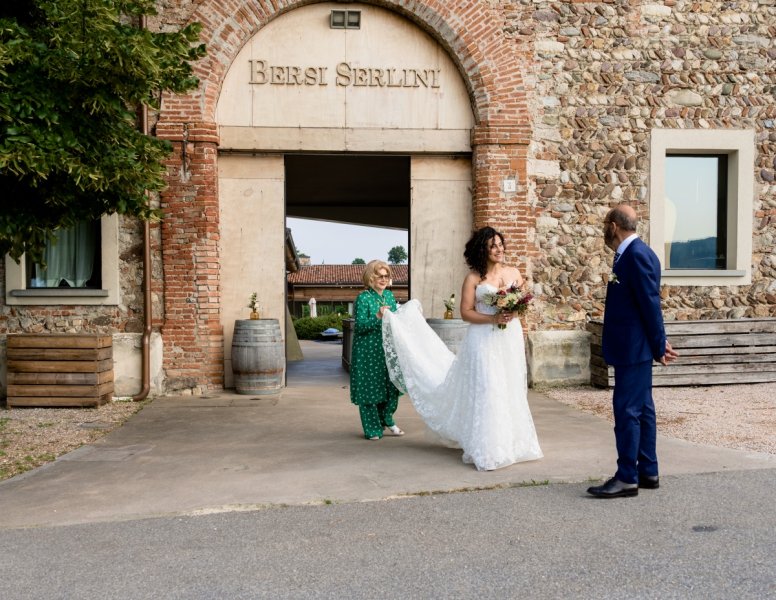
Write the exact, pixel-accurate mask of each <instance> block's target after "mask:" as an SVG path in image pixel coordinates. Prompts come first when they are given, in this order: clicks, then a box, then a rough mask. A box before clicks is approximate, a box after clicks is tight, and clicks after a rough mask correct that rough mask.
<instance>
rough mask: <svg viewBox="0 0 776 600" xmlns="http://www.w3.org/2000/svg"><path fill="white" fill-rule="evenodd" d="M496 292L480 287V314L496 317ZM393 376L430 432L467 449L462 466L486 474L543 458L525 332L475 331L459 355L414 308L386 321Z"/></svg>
mask: <svg viewBox="0 0 776 600" xmlns="http://www.w3.org/2000/svg"><path fill="white" fill-rule="evenodd" d="M495 289H496V288H494V287H493V286H491V285H490V284H480V285H478V286H477V288H476V290H475V297H476V310H477V311H478V312H481V313H485V314H494V313H495V312H496V309H495V308H493V307H491V306H488V305H486V304H485V303H484V302H483V300H482V298H483V295H484V294H485V293H488V292H493V291H495ZM383 347H384V350H385V357H386V363H387V364H388V373H389V375H390V377H391V380H392V381H393V382H394V384H395V385H396V387H398V388H399V389H400V390H402V391H405V392H407V394H409V396H410V399H411V400H412V404H413V406H414V407H415V410H416V411H417V412H418V414H419V415H420V416H421V417H422V419H423V420H424V421H425V423H426V425H427V426H428V427H429V429H431V430H432V431H433V432H434V433H436V434H437V435H438V436H439V437H441V438H442V439H443V440H445V441H446V442H447V443H448V444H450V442H452V443H453V445H455V446H456V447H460V448H462V449H463V461H464V462H466V463H473V464H474V465H475V466H476V467H477V469H479V470H482V471H485V470H492V469H499V468H501V467H506V466H508V465H511V464H513V463H516V462H522V461H527V460H535V459H537V458H541V457H542V451H541V449H540V448H539V441H538V439H537V438H536V429H535V428H534V423H533V418H532V417H531V411H530V409H529V408H528V389H527V375H526V364H525V347H524V343H523V331H522V327H521V326H520V321H519V320H518V319H513V320H512V321H511V322H510V323H509V325H507V328H506V329H498V327H496V326H495V325H492V324H486V325H480V324H474V323H470V324H469V326H468V328H467V331H466V334H465V337H464V339H463V341H462V343H461V346H460V349H459V350H458V354H457V355H455V354H453V353H452V352H450V350H448V348H447V346H445V344H444V342H442V340H441V339H440V338H439V336H437V334H436V333H435V332H434V330H433V329H431V328H430V327H429V326H428V324H427V323H426V321H425V318H424V317H423V314H422V312H421V307H420V303H419V302H418V301H417V300H410V301H409V302H408V303H406V304H404V305H403V306H401V307H400V308H399V309H398V310H397V311H396V312H395V313H391V312H387V313H386V314H385V317H384V318H383Z"/></svg>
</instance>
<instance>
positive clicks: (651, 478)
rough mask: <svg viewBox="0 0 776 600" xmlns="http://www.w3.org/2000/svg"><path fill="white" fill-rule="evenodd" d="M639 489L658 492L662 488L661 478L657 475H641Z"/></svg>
mask: <svg viewBox="0 0 776 600" xmlns="http://www.w3.org/2000/svg"><path fill="white" fill-rule="evenodd" d="M639 487H640V488H643V489H645V490H656V489H657V488H659V487H660V477H658V476H657V475H639Z"/></svg>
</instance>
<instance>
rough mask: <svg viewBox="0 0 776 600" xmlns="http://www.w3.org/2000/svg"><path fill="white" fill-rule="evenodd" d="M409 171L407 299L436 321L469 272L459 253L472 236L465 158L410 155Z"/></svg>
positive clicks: (458, 293)
mask: <svg viewBox="0 0 776 600" xmlns="http://www.w3.org/2000/svg"><path fill="white" fill-rule="evenodd" d="M411 169H412V175H411V178H412V208H411V213H410V215H411V222H412V231H411V236H410V286H411V295H412V297H413V298H417V299H419V300H420V302H421V304H422V305H423V311H424V314H425V316H426V317H427V318H438V319H441V318H442V317H443V316H444V311H445V308H444V303H443V302H444V300H446V299H447V298H449V297H450V294H452V293H455V296H456V298H457V299H458V301H459V302H460V298H461V284H462V283H463V280H464V277H466V274H467V273H468V272H469V269H468V267H467V266H466V263H465V261H464V259H463V250H464V245H465V244H466V241H467V240H468V239H469V236H470V235H471V232H472V197H471V185H472V182H471V170H472V168H471V159H469V158H459V157H442V156H413V157H412V167H411ZM457 304H458V303H456V310H455V316H456V317H460V314H459V312H458V306H457Z"/></svg>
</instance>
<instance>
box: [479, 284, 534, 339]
mask: <svg viewBox="0 0 776 600" xmlns="http://www.w3.org/2000/svg"><path fill="white" fill-rule="evenodd" d="M483 300H484V301H485V304H487V305H488V306H495V307H496V308H498V310H499V312H516V313H517V314H518V315H522V314H523V313H524V312H525V311H526V310H528V304H529V303H530V302H531V300H533V295H532V294H531V293H530V292H525V293H523V292H522V291H521V290H520V288H518V287H517V285H515V284H512V285H510V286H509V287H508V288H504V289H501V290H498V291H497V292H492V293H490V294H485V296H484V297H483ZM498 328H499V329H506V328H507V326H506V323H499V324H498Z"/></svg>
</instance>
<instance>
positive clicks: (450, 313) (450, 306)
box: [444, 294, 455, 319]
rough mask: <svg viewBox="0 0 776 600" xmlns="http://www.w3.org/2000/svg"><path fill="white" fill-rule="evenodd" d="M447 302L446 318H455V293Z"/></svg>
mask: <svg viewBox="0 0 776 600" xmlns="http://www.w3.org/2000/svg"><path fill="white" fill-rule="evenodd" d="M444 302H445V319H452V318H453V309H454V308H455V294H450V297H449V298H448V299H447V300H445V301H444Z"/></svg>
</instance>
